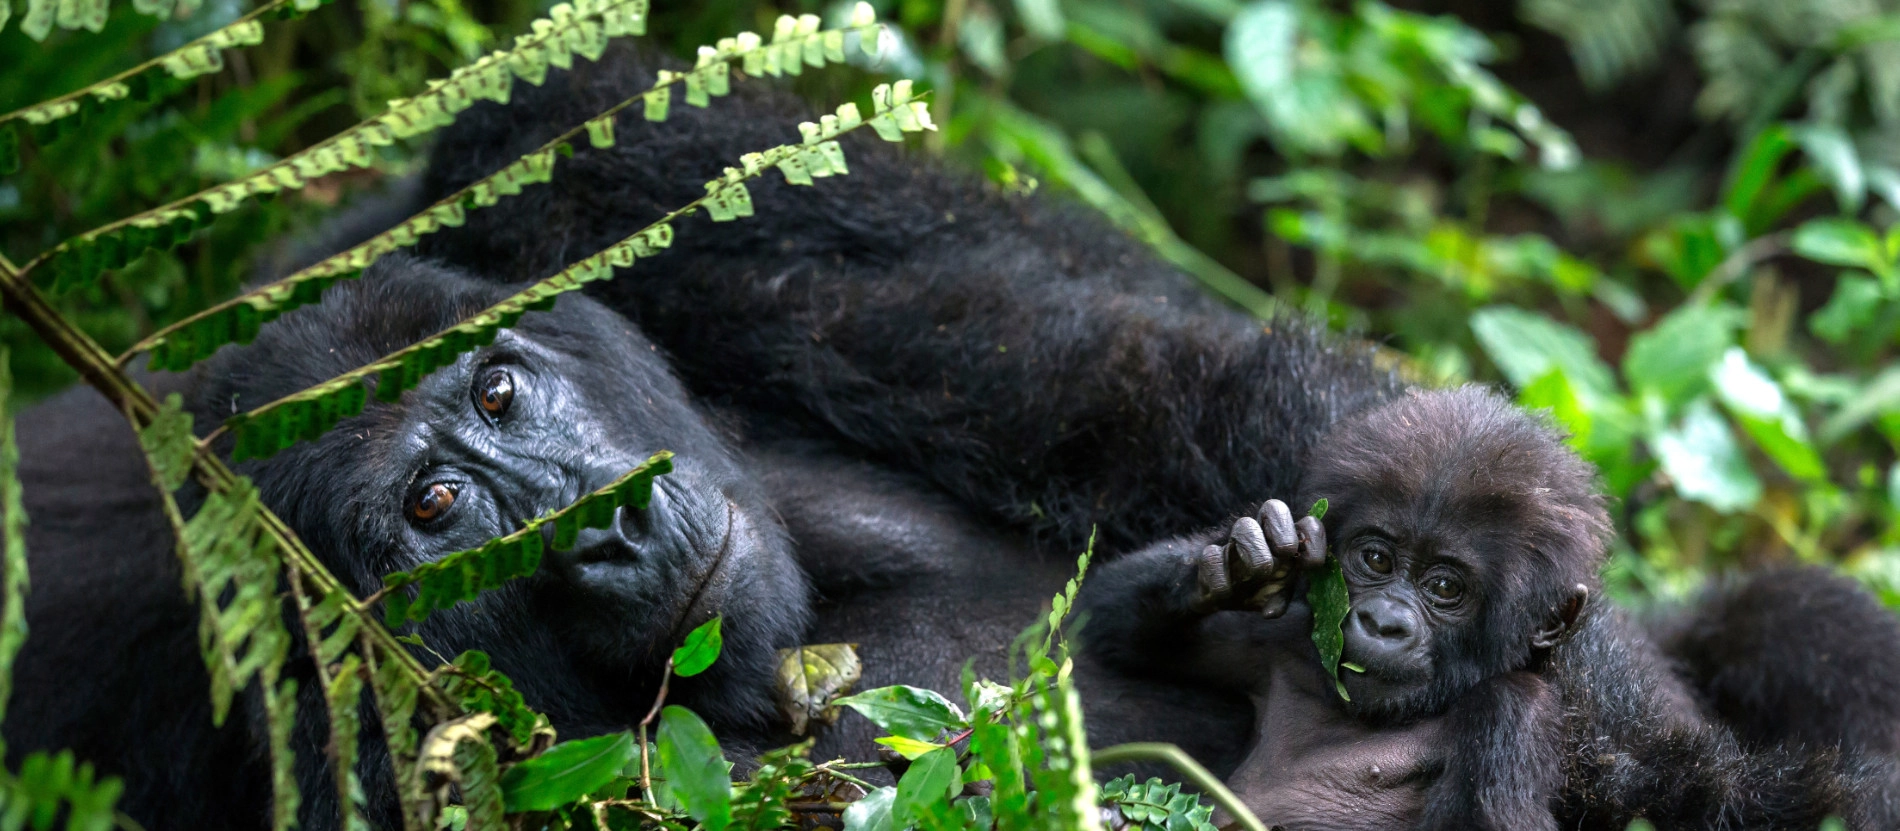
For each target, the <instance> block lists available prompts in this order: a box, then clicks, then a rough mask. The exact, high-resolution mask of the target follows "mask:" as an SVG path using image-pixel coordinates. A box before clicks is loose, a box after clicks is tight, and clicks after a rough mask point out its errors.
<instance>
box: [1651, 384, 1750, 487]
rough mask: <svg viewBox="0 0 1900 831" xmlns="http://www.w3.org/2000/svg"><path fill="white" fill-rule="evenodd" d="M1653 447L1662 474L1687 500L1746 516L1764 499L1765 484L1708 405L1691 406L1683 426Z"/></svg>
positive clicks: (1660, 437)
mask: <svg viewBox="0 0 1900 831" xmlns="http://www.w3.org/2000/svg"><path fill="white" fill-rule="evenodd" d="M1652 446H1653V447H1654V448H1655V451H1656V456H1657V458H1658V460H1659V461H1661V463H1662V470H1663V473H1665V474H1667V475H1668V476H1669V478H1670V480H1671V481H1673V482H1674V483H1675V486H1676V492H1677V493H1678V494H1680V495H1682V496H1683V497H1684V498H1686V499H1693V500H1695V501H1697V502H1701V503H1703V504H1705V505H1708V506H1709V507H1711V508H1714V509H1716V510H1718V511H1721V512H1723V513H1735V512H1736V511H1741V510H1745V509H1747V508H1750V507H1753V506H1754V504H1755V503H1756V501H1758V500H1760V499H1761V480H1760V479H1758V478H1756V476H1755V472H1754V471H1753V470H1751V469H1749V467H1748V461H1747V459H1745V458H1743V456H1742V450H1741V448H1740V447H1739V446H1738V445H1737V444H1736V443H1735V434H1734V433H1733V432H1732V431H1730V430H1729V426H1728V424H1727V423H1726V422H1724V421H1723V420H1722V417H1721V415H1719V414H1717V413H1716V411H1715V408H1714V407H1713V406H1711V405H1710V404H1709V402H1708V401H1707V400H1706V399H1697V400H1696V401H1695V402H1693V403H1691V404H1690V405H1689V407H1688V409H1687V410H1686V412H1685V413H1684V414H1683V417H1682V422H1681V424H1680V425H1679V426H1677V427H1675V428H1673V429H1670V430H1666V431H1664V432H1663V433H1662V434H1661V435H1658V436H1656V437H1655V439H1654V440H1653V441H1652Z"/></svg>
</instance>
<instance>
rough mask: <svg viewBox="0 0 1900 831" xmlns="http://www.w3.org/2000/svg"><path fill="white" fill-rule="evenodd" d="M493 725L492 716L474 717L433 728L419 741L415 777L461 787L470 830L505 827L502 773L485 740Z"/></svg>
mask: <svg viewBox="0 0 1900 831" xmlns="http://www.w3.org/2000/svg"><path fill="white" fill-rule="evenodd" d="M494 724H495V717H494V716H491V715H489V714H487V713H475V714H472V715H468V716H464V717H462V718H459V719H456V720H454V721H449V722H444V723H442V724H438V725H436V727H435V729H433V730H430V731H429V735H428V737H426V738H424V739H423V740H422V752H421V760H420V762H419V763H418V767H419V768H420V770H418V774H430V775H433V776H435V777H437V778H438V779H439V780H440V781H442V782H445V783H448V782H452V783H454V784H456V785H459V786H460V787H461V791H462V804H463V805H464V806H466V807H467V809H468V828H469V829H478V828H479V829H489V828H493V829H501V828H505V827H507V826H506V824H505V823H504V822H503V821H502V800H501V772H500V770H499V766H498V765H497V764H496V754H495V748H494V747H493V746H491V745H490V744H489V743H488V742H487V740H486V738H485V734H486V733H487V731H488V728H489V727H491V726H494Z"/></svg>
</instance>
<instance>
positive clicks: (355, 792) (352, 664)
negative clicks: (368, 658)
mask: <svg viewBox="0 0 1900 831" xmlns="http://www.w3.org/2000/svg"><path fill="white" fill-rule="evenodd" d="M362 699H363V661H362V659H360V658H358V657H356V656H355V655H345V656H343V661H342V662H341V663H339V664H338V665H337V666H336V668H335V671H334V672H333V673H332V674H331V676H330V685H329V687H328V688H327V689H325V690H324V702H325V703H326V704H327V705H328V706H329V708H330V772H331V774H333V775H334V776H335V778H336V790H337V805H338V806H339V807H340V808H341V809H342V811H343V829H344V831H369V827H370V826H369V822H368V821H366V820H364V819H363V811H364V809H365V808H366V807H367V805H368V802H369V800H368V798H367V797H366V796H365V795H364V794H363V783H362V782H361V781H358V779H357V777H356V739H357V732H358V714H359V712H360V710H359V709H358V706H359V705H360V703H361V702H362Z"/></svg>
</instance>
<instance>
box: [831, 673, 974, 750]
mask: <svg viewBox="0 0 1900 831" xmlns="http://www.w3.org/2000/svg"><path fill="white" fill-rule="evenodd" d="M837 703H838V704H840V705H843V706H846V707H850V708H851V709H853V710H856V711H858V713H859V714H861V715H863V716H864V717H865V718H868V719H870V720H871V722H872V723H873V724H876V725H877V726H879V727H882V728H884V731H885V732H887V733H890V734H891V735H894V736H903V737H905V738H908V739H916V740H918V741H930V740H931V739H935V738H936V737H937V734H939V733H942V732H943V731H945V730H950V729H962V728H963V727H965V726H966V724H965V721H964V718H963V712H962V711H961V710H959V709H957V705H955V704H952V703H950V700H949V699H947V698H944V697H943V696H941V695H938V694H937V693H936V692H935V691H932V690H926V689H920V688H918V687H907V686H903V685H898V686H893V687H879V688H878V689H875V690H865V691H864V692H861V693H858V694H857V695H853V696H847V697H844V698H840V699H838V701H837Z"/></svg>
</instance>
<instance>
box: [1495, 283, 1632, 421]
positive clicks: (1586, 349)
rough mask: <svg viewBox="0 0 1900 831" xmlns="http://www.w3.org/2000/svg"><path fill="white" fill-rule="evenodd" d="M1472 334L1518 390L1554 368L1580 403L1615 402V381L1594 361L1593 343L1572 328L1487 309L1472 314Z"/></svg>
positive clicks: (1505, 309) (1523, 314)
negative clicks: (1572, 390)
mask: <svg viewBox="0 0 1900 831" xmlns="http://www.w3.org/2000/svg"><path fill="white" fill-rule="evenodd" d="M1471 332H1472V334H1474V335H1476V336H1477V338H1478V343H1479V345H1480V346H1483V347H1484V352H1485V354H1486V355H1488V356H1490V358H1491V361H1492V362H1493V363H1495V364H1497V366H1498V369H1499V371H1501V372H1503V373H1504V377H1505V378H1508V379H1510V381H1511V383H1512V384H1515V385H1516V386H1517V387H1518V388H1519V389H1523V388H1525V387H1529V386H1530V385H1531V384H1533V383H1536V381H1537V380H1538V379H1539V378H1542V377H1544V375H1545V374H1547V373H1549V372H1550V371H1551V369H1552V368H1560V369H1562V370H1563V372H1564V376H1565V377H1566V378H1568V379H1569V381H1570V383H1571V384H1572V385H1573V386H1574V387H1575V388H1576V390H1577V394H1578V396H1579V397H1581V398H1582V399H1583V400H1584V401H1586V402H1588V403H1589V404H1590V405H1591V406H1594V404H1595V402H1600V401H1604V400H1607V399H1610V398H1614V397H1615V396H1616V394H1617V392H1616V380H1615V378H1614V376H1612V375H1611V373H1610V369H1609V367H1607V366H1604V364H1603V362H1602V361H1601V360H1600V359H1598V358H1597V351H1596V344H1595V343H1593V342H1592V341H1591V340H1590V336H1589V335H1586V334H1584V333H1582V332H1580V331H1577V330H1576V329H1575V328H1572V327H1570V326H1566V325H1564V324H1562V323H1558V322H1556V321H1554V320H1551V319H1550V318H1547V317H1544V316H1542V315H1539V314H1537V313H1536V312H1530V311H1525V310H1522V309H1515V308H1511V307H1509V306H1487V307H1485V308H1482V309H1479V310H1478V311H1476V312H1473V313H1472V315H1471Z"/></svg>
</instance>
